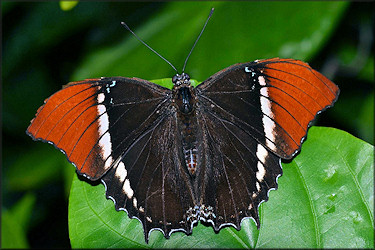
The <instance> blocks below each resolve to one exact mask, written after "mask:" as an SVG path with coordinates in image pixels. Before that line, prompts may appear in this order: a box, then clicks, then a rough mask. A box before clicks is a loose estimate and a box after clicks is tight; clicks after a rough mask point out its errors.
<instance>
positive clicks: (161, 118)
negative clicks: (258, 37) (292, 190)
mask: <svg viewBox="0 0 375 250" xmlns="http://www.w3.org/2000/svg"><path fill="white" fill-rule="evenodd" d="M211 14H212V12H211ZM206 23H207V21H206ZM202 31H203V30H202ZM198 38H199V37H198ZM197 40H198V39H197ZM189 55H190V54H189ZM185 65H186V61H185ZM172 81H173V84H174V86H173V89H172V90H170V89H167V88H164V87H161V86H159V85H156V84H154V83H152V82H149V81H146V80H142V79H138V78H125V77H109V78H106V77H102V78H100V79H88V80H84V81H81V82H73V83H69V84H68V85H66V86H65V87H64V88H63V89H62V90H60V91H59V92H57V93H55V94H53V95H52V96H51V97H49V98H48V99H47V100H46V101H45V104H44V105H43V106H42V107H40V108H39V110H38V112H37V114H36V117H35V118H34V119H33V120H32V121H31V125H30V126H29V128H28V129H27V133H28V134H29V135H30V136H31V137H32V138H33V139H34V140H42V141H45V142H49V143H51V144H53V145H55V146H56V147H57V148H59V149H60V150H61V151H62V152H64V153H65V154H66V156H67V158H68V160H69V161H70V162H72V163H73V164H74V166H75V167H76V168H77V172H78V173H79V174H80V175H83V176H85V177H87V178H88V179H90V180H101V181H102V182H103V184H104V185H105V187H106V195H107V197H108V198H111V199H112V200H113V201H114V203H115V207H116V209H117V210H126V211H127V213H128V216H129V217H130V218H134V217H136V218H138V219H139V220H140V221H141V222H142V224H143V227H144V233H145V238H146V241H147V240H148V236H149V232H150V231H151V230H153V229H160V230H162V231H163V233H164V235H165V237H166V238H169V236H170V234H171V233H172V232H174V231H183V232H185V233H187V234H190V233H191V232H192V227H193V225H194V224H196V222H197V221H199V220H202V221H206V222H209V223H211V224H212V226H213V228H214V229H215V231H219V230H220V228H222V227H223V226H225V225H232V226H234V227H235V228H236V229H238V230H239V229H240V224H241V221H242V220H243V219H244V218H246V217H252V218H253V219H254V220H255V222H256V224H257V226H258V228H259V225H260V223H259V215H258V206H259V204H260V203H261V202H263V201H267V200H268V192H269V191H270V190H271V189H276V188H277V178H278V177H279V176H281V174H282V169H281V165H280V160H281V159H291V158H292V157H293V156H294V155H295V154H296V153H297V152H298V151H299V150H300V148H301V144H302V142H303V140H304V139H305V137H306V134H307V130H308V127H309V126H310V123H311V121H313V120H314V118H315V116H316V114H317V113H319V112H321V111H322V110H324V109H326V108H327V107H330V106H332V105H333V103H334V102H335V101H336V99H337V97H338V94H339V89H338V87H337V86H336V85H335V84H334V83H332V82H331V81H330V80H328V79H327V78H326V77H324V76H323V75H322V74H320V73H319V72H317V71H315V70H314V69H312V68H311V67H310V66H309V65H308V64H306V63H304V62H302V61H298V60H293V59H279V58H274V59H269V60H259V61H254V62H249V63H241V64H235V65H232V66H230V67H228V68H226V69H224V70H222V71H220V72H218V73H216V74H214V75H213V76H211V77H210V78H208V79H207V80H206V81H204V82H202V83H201V84H200V85H198V86H197V87H195V88H194V87H193V86H192V85H191V83H190V77H189V75H188V74H186V73H182V74H177V75H175V76H174V77H173V79H172Z"/></svg>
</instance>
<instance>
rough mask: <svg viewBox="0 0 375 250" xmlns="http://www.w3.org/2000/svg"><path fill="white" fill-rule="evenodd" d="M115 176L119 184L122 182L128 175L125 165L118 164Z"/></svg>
mask: <svg viewBox="0 0 375 250" xmlns="http://www.w3.org/2000/svg"><path fill="white" fill-rule="evenodd" d="M115 175H116V177H117V178H118V180H119V181H120V182H121V183H122V182H124V180H125V178H126V176H127V175H128V172H127V171H126V168H125V165H124V163H123V162H122V161H121V162H120V164H118V166H117V169H116V173H115Z"/></svg>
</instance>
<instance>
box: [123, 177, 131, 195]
mask: <svg viewBox="0 0 375 250" xmlns="http://www.w3.org/2000/svg"><path fill="white" fill-rule="evenodd" d="M122 190H123V191H124V193H125V194H126V195H127V196H128V198H129V199H131V198H132V197H133V194H134V191H133V189H132V188H131V187H130V181H129V179H126V180H125V183H124V186H123V187H122Z"/></svg>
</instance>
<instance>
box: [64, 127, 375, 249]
mask: <svg viewBox="0 0 375 250" xmlns="http://www.w3.org/2000/svg"><path fill="white" fill-rule="evenodd" d="M373 150H374V148H373V146H371V145H370V144H367V143H365V142H363V141H361V140H359V139H357V138H355V137H353V136H351V135H349V134H348V133H346V132H343V131H340V130H337V129H332V128H324V127H313V128H311V129H310V130H309V134H308V139H307V141H306V142H305V143H304V145H303V147H302V152H301V153H300V154H299V155H298V156H297V157H296V158H295V159H294V160H293V161H292V162H290V163H288V164H283V170H284V174H283V176H282V177H280V179H279V190H277V191H272V192H270V200H269V201H268V202H266V203H262V204H261V228H260V230H259V231H258V230H257V229H256V227H255V224H254V223H253V221H252V220H249V219H246V220H244V221H243V223H242V229H241V230H240V231H237V230H235V229H234V228H232V227H228V228H224V229H222V230H221V231H220V232H219V233H218V234H215V233H214V231H213V229H212V227H206V226H203V225H201V224H199V225H198V226H197V227H195V228H194V230H193V234H192V235H191V236H186V235H185V234H184V233H181V232H178V233H173V234H172V235H171V238H170V239H169V240H166V239H164V237H163V236H162V234H161V232H159V231H153V232H152V233H151V237H150V242H149V245H146V243H145V241H144V236H143V229H142V226H141V223H140V222H139V221H138V220H136V219H129V218H128V216H127V215H126V213H125V212H123V211H121V212H116V211H115V209H114V204H113V201H111V200H107V199H106V198H105V190H104V186H103V185H101V184H99V185H97V186H92V185H90V184H88V183H86V182H84V181H80V180H79V179H78V178H77V176H75V177H74V180H73V184H72V189H71V194H70V200H69V234H70V240H71V244H72V247H77V248H78V247H84V248H86V247H87V248H89V247H102V248H107V247H168V248H169V247H170V248H202V247H223V248H225V247H228V248H233V247H267V248H272V247H305V248H310V247H332V248H333V247H337V248H341V247H352V248H354V247H368V248H370V247H373V246H374V228H373V223H374V214H373V191H374V180H373V161H374V156H373Z"/></svg>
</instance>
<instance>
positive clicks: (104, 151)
mask: <svg viewBox="0 0 375 250" xmlns="http://www.w3.org/2000/svg"><path fill="white" fill-rule="evenodd" d="M104 99H105V95H104V94H103V93H100V94H99V95H98V98H97V100H98V103H102V102H103V101H104ZM97 109H98V111H97V112H98V116H99V118H98V127H99V131H98V133H99V134H98V136H99V137H101V138H100V140H99V143H98V145H99V147H100V148H101V152H100V153H101V156H102V159H103V160H106V161H105V165H104V168H105V169H108V168H109V167H110V166H111V164H112V163H113V160H112V157H111V153H112V143H111V136H110V134H109V133H108V129H109V119H108V114H107V110H106V107H105V106H104V105H97Z"/></svg>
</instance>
